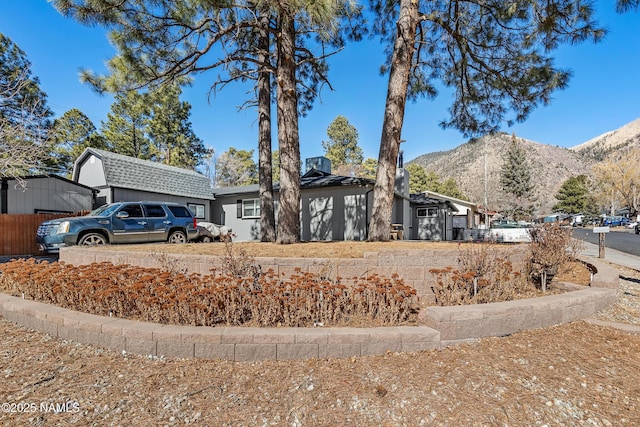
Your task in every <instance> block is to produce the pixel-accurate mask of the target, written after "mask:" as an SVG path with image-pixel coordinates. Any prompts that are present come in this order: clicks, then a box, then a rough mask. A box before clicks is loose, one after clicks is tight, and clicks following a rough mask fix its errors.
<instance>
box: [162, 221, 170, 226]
mask: <svg viewBox="0 0 640 427" xmlns="http://www.w3.org/2000/svg"><path fill="white" fill-rule="evenodd" d="M162 223H163V224H167V225H169V224H171V221H162Z"/></svg>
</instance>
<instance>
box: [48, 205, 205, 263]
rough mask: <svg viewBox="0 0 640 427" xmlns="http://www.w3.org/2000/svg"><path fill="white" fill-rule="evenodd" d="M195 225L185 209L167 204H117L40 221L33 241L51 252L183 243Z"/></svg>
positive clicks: (190, 237)
mask: <svg viewBox="0 0 640 427" xmlns="http://www.w3.org/2000/svg"><path fill="white" fill-rule="evenodd" d="M196 227H197V224H196V219H195V218H194V216H193V214H192V213H191V211H190V210H189V208H187V207H186V206H183V205H180V204H177V203H168V202H119V203H111V204H108V205H104V206H101V207H99V208H98V209H96V210H94V211H92V212H91V213H89V214H88V215H85V216H79V217H71V218H60V219H54V220H50V221H45V222H43V223H42V224H41V225H40V227H38V231H37V235H36V242H37V243H38V246H39V247H40V250H41V251H43V252H48V253H55V252H58V251H59V250H60V248H61V247H64V246H73V245H87V246H93V245H105V244H111V243H146V242H169V243H186V242H188V241H189V240H191V239H194V238H195V237H196V236H197V233H198V232H197V228H196Z"/></svg>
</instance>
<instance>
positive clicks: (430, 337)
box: [0, 251, 618, 361]
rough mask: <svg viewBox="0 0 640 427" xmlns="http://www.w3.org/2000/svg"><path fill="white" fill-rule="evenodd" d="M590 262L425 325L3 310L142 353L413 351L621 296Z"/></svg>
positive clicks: (438, 312) (231, 355)
mask: <svg viewBox="0 0 640 427" xmlns="http://www.w3.org/2000/svg"><path fill="white" fill-rule="evenodd" d="M86 252H97V251H86ZM100 252H102V251H100ZM119 255H122V254H121V253H120V254H119ZM397 256H398V257H399V258H401V257H402V255H397ZM121 259H122V258H121ZM67 262H69V261H68V259H67ZM89 262H93V261H89ZM588 262H589V263H590V264H591V265H592V266H594V267H595V268H596V269H597V271H598V273H597V274H596V275H595V276H594V279H593V282H592V286H591V287H585V288H584V289H580V290H577V291H572V292H567V293H564V294H559V295H550V296H545V297H541V298H533V299H527V300H518V301H510V302H503V303H492V304H482V305H473V306H456V307H428V308H426V309H425V310H424V311H423V312H422V313H421V316H420V317H421V320H422V321H423V322H424V324H425V325H426V326H400V327H381V328H244V327H220V328H212V327H192V326H174V325H160V324H155V323H148V322H138V321H133V320H125V319H117V318H109V317H102V316H95V315H91V314H85V313H80V312H76V311H72V310H68V309H64V308H60V307H55V306H51V305H48V304H43V303H39V302H35V301H31V300H23V299H21V298H18V297H13V296H9V295H5V294H0V315H2V316H3V317H4V318H6V319H8V320H11V321H13V322H16V323H18V324H21V325H23V326H25V327H29V328H32V329H35V330H38V331H41V332H45V333H48V334H50V335H52V336H54V337H58V338H62V339H69V340H74V341H78V342H82V343H86V344H92V345H96V346H100V347H105V348H111V349H113V350H116V351H123V350H124V351H127V352H129V353H135V354H141V355H153V356H166V357H194V358H204V359H229V360H235V361H256V360H268V359H272V360H290V359H304V358H326V357H352V356H365V355H374V354H384V353H386V352H387V351H394V352H396V351H401V352H413V351H420V350H430V349H438V348H443V347H444V346H447V345H450V344H454V343H460V342H465V341H469V340H474V339H477V338H481V337H487V336H502V335H507V334H511V333H515V332H518V331H522V330H525V329H532V328H540V327H546V326H551V325H555V324H560V323H564V322H570V321H574V320H578V319H583V318H586V317H589V316H591V315H593V314H594V313H595V312H597V311H598V310H600V309H602V308H604V307H606V306H607V305H610V304H612V303H614V302H615V300H616V293H617V286H618V273H617V271H616V270H615V269H613V268H611V267H609V266H608V265H606V264H603V263H600V262H598V261H595V260H592V259H590V260H588Z"/></svg>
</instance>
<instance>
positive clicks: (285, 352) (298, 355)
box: [276, 343, 319, 360]
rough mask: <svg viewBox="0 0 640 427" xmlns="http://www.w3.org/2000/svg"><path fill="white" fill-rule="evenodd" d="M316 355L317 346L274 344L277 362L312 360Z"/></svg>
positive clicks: (317, 352) (317, 353) (317, 351)
mask: <svg viewBox="0 0 640 427" xmlns="http://www.w3.org/2000/svg"><path fill="white" fill-rule="evenodd" d="M318 355H319V350H318V344H288V343H287V344H276V358H277V359H278V360H299V359H312V358H317V357H318Z"/></svg>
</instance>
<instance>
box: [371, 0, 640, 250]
mask: <svg viewBox="0 0 640 427" xmlns="http://www.w3.org/2000/svg"><path fill="white" fill-rule="evenodd" d="M620 3H622V4H623V5H626V6H627V7H628V5H629V4H631V5H632V6H633V5H637V1H624V2H620ZM370 4H371V8H372V10H373V12H374V13H375V14H376V18H377V19H374V20H373V27H374V28H373V30H374V32H375V33H377V34H379V35H380V37H381V38H382V40H383V41H384V42H386V43H387V52H388V53H389V55H388V57H387V61H386V63H385V66H384V67H383V71H385V72H386V71H388V72H389V80H388V85H387V97H386V100H387V102H386V105H385V112H384V120H383V124H382V132H381V137H380V151H379V156H378V174H377V177H376V186H375V190H374V196H373V207H372V216H371V221H370V226H369V236H368V239H369V240H376V241H384V240H389V227H390V225H391V224H390V223H391V213H392V207H393V191H394V180H395V171H396V165H397V160H398V153H399V150H400V142H401V141H402V127H403V121H404V112H405V107H406V103H407V100H408V99H416V98H417V97H419V96H427V97H435V96H436V95H437V93H438V91H437V89H438V87H439V86H442V85H444V86H445V87H448V88H450V89H451V93H452V94H453V97H452V105H451V107H450V108H449V112H450V117H448V118H447V119H445V120H442V121H441V124H442V125H443V126H444V127H447V128H455V129H458V130H460V131H462V132H463V133H464V135H465V136H477V135H482V134H485V133H488V132H494V131H497V130H498V129H499V127H500V126H501V125H503V124H504V123H507V124H509V123H513V122H522V121H523V120H525V119H526V118H527V116H528V115H529V114H530V113H531V111H533V109H534V108H536V107H537V106H538V105H540V104H542V105H545V104H548V103H549V102H550V100H551V94H552V93H553V92H554V91H556V90H558V89H562V88H564V87H566V86H567V85H568V82H569V77H570V72H569V71H568V70H563V69H560V68H558V67H556V66H555V65H554V62H553V58H552V57H551V52H553V50H554V49H556V48H557V47H558V46H559V45H560V44H562V43H571V44H575V43H578V42H581V41H584V40H588V39H592V40H594V41H598V40H600V39H602V38H603V37H604V35H605V31H604V30H603V29H602V28H599V27H598V25H597V23H596V22H595V21H594V19H593V16H594V10H593V6H592V4H591V2H589V1H587V0H557V1H553V2H547V1H534V0H532V1H521V2H512V1H501V0H489V1H481V2H475V1H459V0H451V1H426V0H398V1H383V0H371V1H370ZM511 112H513V114H511Z"/></svg>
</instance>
